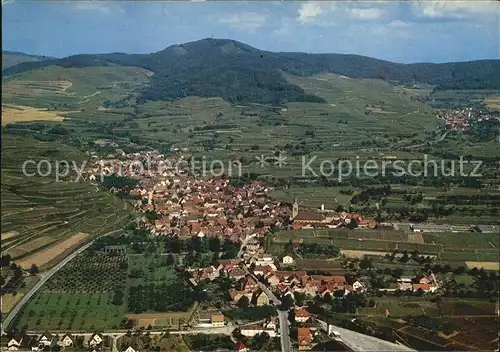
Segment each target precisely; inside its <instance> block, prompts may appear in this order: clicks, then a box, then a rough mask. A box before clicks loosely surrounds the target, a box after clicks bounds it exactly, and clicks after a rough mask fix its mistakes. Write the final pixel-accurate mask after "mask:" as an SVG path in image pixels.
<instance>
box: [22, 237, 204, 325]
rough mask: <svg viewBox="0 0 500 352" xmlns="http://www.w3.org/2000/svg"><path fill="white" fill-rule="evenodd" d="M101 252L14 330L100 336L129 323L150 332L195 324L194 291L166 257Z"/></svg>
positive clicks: (66, 271) (41, 297)
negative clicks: (98, 333)
mask: <svg viewBox="0 0 500 352" xmlns="http://www.w3.org/2000/svg"><path fill="white" fill-rule="evenodd" d="M100 248H101V247H100V245H98V244H94V245H93V246H92V247H91V248H90V249H88V250H86V251H85V252H83V253H81V254H79V255H77V256H76V257H75V258H74V259H73V260H72V261H70V262H69V263H68V264H67V265H65V266H64V267H63V268H62V269H61V270H59V271H58V272H57V273H56V274H55V275H54V276H52V277H51V278H50V279H49V280H48V281H47V283H45V285H44V286H43V287H42V288H41V289H40V290H39V291H38V292H37V293H36V294H35V296H34V297H33V298H32V299H31V300H30V301H29V302H28V303H27V305H26V306H25V307H24V308H23V310H22V311H21V313H20V314H19V315H18V317H17V318H16V319H17V321H15V322H14V323H13V326H16V327H18V328H25V329H29V330H44V329H50V330H79V331H82V330H84V331H94V330H106V329H120V328H123V323H124V319H125V318H127V319H130V320H132V321H133V323H134V325H135V326H145V327H147V326H148V325H153V326H155V325H156V326H164V327H166V326H175V327H178V324H184V323H187V322H188V321H189V319H190V318H191V317H192V315H193V312H194V311H195V309H196V307H197V305H196V304H195V301H194V299H193V297H194V296H193V294H192V289H191V287H190V286H189V284H188V283H187V281H186V280H185V279H184V278H182V277H180V276H178V274H177V273H176V272H175V271H174V269H173V268H172V267H171V266H167V265H166V262H165V257H163V256H160V257H156V258H155V257H153V256H146V255H143V254H129V255H113V254H104V253H102V252H100V250H99V249H100ZM172 292H177V295H172ZM181 298H182V299H181ZM179 307H182V308H185V309H183V310H179V309H177V308H179ZM46 317H50V319H47V318H46Z"/></svg>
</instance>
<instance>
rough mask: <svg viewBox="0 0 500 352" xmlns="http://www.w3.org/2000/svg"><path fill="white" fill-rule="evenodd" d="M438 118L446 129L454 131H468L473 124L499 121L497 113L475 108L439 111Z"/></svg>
mask: <svg viewBox="0 0 500 352" xmlns="http://www.w3.org/2000/svg"><path fill="white" fill-rule="evenodd" d="M438 118H440V119H441V120H443V121H444V123H445V125H446V127H447V128H448V129H450V130H454V131H465V130H468V129H469V128H470V127H471V126H472V125H473V124H474V123H476V122H481V121H489V120H500V115H499V112H498V111H490V110H487V109H484V110H483V109H477V108H472V107H468V108H455V109H439V110H438Z"/></svg>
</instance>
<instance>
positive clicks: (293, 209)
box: [292, 198, 299, 219]
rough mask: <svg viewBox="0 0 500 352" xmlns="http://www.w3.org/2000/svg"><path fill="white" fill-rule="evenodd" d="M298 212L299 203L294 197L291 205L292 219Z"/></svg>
mask: <svg viewBox="0 0 500 352" xmlns="http://www.w3.org/2000/svg"><path fill="white" fill-rule="evenodd" d="M298 213H299V203H297V198H294V200H293V206H292V219H294V218H295V217H296V216H297V214H298Z"/></svg>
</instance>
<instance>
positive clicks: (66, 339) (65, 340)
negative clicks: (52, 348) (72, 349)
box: [58, 333, 75, 347]
mask: <svg viewBox="0 0 500 352" xmlns="http://www.w3.org/2000/svg"><path fill="white" fill-rule="evenodd" d="M73 343H75V341H74V339H73V336H72V335H71V334H70V333H66V334H64V335H63V336H62V338H61V340H59V343H58V344H59V346H64V347H69V346H72V345H73Z"/></svg>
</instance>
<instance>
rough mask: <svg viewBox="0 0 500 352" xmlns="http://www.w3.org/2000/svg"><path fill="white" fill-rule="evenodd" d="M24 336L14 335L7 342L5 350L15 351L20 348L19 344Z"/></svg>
mask: <svg viewBox="0 0 500 352" xmlns="http://www.w3.org/2000/svg"><path fill="white" fill-rule="evenodd" d="M23 339H24V336H23V335H22V334H16V335H14V336H13V337H12V338H11V339H10V340H9V342H7V350H9V351H17V350H18V349H19V348H20V347H21V343H22V342H23Z"/></svg>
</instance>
